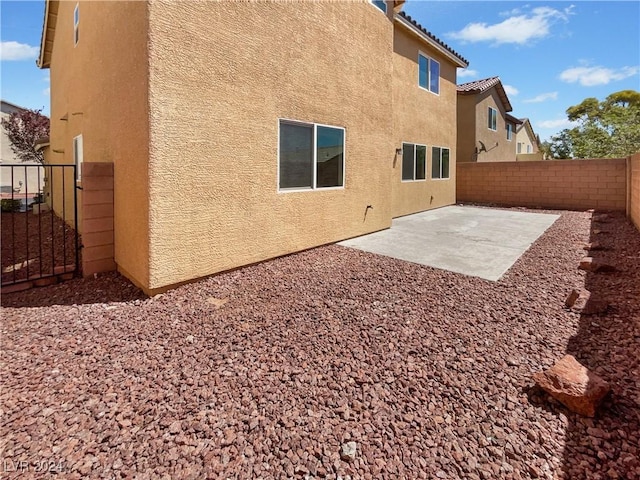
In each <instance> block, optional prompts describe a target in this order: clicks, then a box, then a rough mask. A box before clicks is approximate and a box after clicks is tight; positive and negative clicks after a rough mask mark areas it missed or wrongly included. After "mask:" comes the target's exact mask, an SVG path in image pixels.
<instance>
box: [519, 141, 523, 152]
mask: <svg viewBox="0 0 640 480" xmlns="http://www.w3.org/2000/svg"><path fill="white" fill-rule="evenodd" d="M518 153H522V142H518Z"/></svg>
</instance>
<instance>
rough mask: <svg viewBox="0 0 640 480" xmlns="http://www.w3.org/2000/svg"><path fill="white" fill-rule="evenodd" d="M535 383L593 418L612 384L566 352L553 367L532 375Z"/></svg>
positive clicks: (567, 404) (572, 408) (571, 407)
mask: <svg viewBox="0 0 640 480" xmlns="http://www.w3.org/2000/svg"><path fill="white" fill-rule="evenodd" d="M533 379H534V380H535V381H536V383H537V384H538V385H539V386H540V387H541V388H543V389H544V390H545V391H547V392H548V393H549V394H550V395H551V396H553V397H554V398H556V399H557V400H558V401H560V402H561V403H562V404H564V405H565V406H566V407H567V408H568V409H569V410H571V411H573V412H576V413H578V414H580V415H584V416H586V417H593V416H594V415H595V413H596V409H597V408H598V405H599V404H600V402H601V401H602V399H603V398H604V397H605V396H606V395H607V393H609V391H610V390H611V387H609V384H608V383H607V382H606V381H604V380H603V379H602V378H601V377H599V376H598V375H596V374H595V373H593V372H590V371H589V370H588V369H587V368H586V367H585V366H583V365H581V364H580V363H578V361H577V360H576V359H575V358H574V357H573V356H572V355H566V356H564V357H563V358H562V359H560V360H559V361H558V362H557V363H556V364H555V365H554V366H553V367H551V368H550V369H548V370H545V371H544V372H537V373H534V374H533Z"/></svg>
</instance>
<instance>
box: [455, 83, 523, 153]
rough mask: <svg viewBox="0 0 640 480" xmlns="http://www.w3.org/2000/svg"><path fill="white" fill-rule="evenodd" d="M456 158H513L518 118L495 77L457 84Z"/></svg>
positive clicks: (518, 123) (519, 122)
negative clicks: (511, 113) (512, 112)
mask: <svg viewBox="0 0 640 480" xmlns="http://www.w3.org/2000/svg"><path fill="white" fill-rule="evenodd" d="M457 90H458V161H459V162H514V161H515V160H516V143H517V141H516V129H517V127H518V126H519V125H520V124H521V121H520V120H519V119H517V118H516V117H514V116H512V115H510V114H509V112H511V111H512V110H513V109H512V107H511V102H509V97H508V96H507V93H506V92H505V90H504V87H503V85H502V82H501V81H500V78H499V77H491V78H485V79H482V80H475V81H473V82H468V83H463V84H461V85H458V87H457Z"/></svg>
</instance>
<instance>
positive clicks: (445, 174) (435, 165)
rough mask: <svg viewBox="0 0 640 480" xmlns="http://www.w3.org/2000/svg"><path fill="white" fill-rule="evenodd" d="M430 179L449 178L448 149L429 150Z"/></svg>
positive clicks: (434, 148) (435, 148)
mask: <svg viewBox="0 0 640 480" xmlns="http://www.w3.org/2000/svg"><path fill="white" fill-rule="evenodd" d="M431 178H449V149H448V148H443V147H433V148H432V149H431Z"/></svg>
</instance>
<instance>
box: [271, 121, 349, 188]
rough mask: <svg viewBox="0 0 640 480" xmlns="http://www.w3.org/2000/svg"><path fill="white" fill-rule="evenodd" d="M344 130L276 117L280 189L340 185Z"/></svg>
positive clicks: (342, 172)
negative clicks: (278, 130) (278, 122)
mask: <svg viewBox="0 0 640 480" xmlns="http://www.w3.org/2000/svg"><path fill="white" fill-rule="evenodd" d="M344 134H345V130H344V128H341V127H332V126H328V125H318V124H315V123H303V122H296V121H289V120H280V143H279V154H278V155H279V156H278V160H279V166H278V178H279V181H278V187H279V188H280V190H287V189H290V190H293V189H298V190H300V189H316V188H328V187H344V150H345V141H344Z"/></svg>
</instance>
